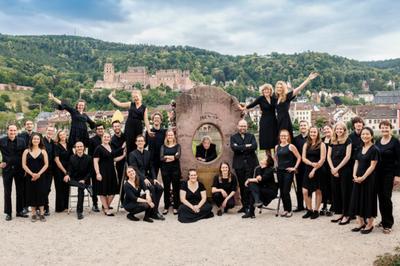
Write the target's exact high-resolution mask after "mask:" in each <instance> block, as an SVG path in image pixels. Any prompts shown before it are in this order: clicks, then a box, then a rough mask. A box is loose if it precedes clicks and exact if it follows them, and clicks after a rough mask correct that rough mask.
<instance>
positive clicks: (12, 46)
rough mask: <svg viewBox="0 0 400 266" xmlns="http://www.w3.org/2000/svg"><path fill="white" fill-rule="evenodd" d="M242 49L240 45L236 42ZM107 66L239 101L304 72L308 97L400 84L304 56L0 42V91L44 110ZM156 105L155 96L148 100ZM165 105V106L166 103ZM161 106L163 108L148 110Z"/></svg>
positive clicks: (391, 71)
mask: <svg viewBox="0 0 400 266" xmlns="http://www.w3.org/2000/svg"><path fill="white" fill-rule="evenodd" d="M243 41H246V40H243ZM109 60H111V61H112V62H113V63H114V65H115V68H116V70H117V71H118V70H122V71H124V70H126V69H127V67H128V66H146V67H147V68H148V70H149V71H150V72H154V71H155V70H157V69H164V68H178V69H182V70H186V69H187V70H190V71H191V79H193V80H195V81H199V82H203V83H205V84H210V83H211V82H212V81H215V82H216V83H217V84H218V85H221V86H224V85H225V84H226V82H227V81H233V80H236V85H230V86H228V87H227V88H226V89H227V90H229V92H231V93H233V94H236V96H237V97H239V98H240V99H243V98H244V97H245V96H247V94H248V93H247V89H246V88H247V87H248V86H258V85H260V84H262V83H265V82H270V83H275V82H276V81H277V80H288V79H289V78H290V79H291V81H292V83H293V84H294V85H298V84H299V83H300V82H301V81H302V80H303V79H304V77H306V76H307V74H308V73H309V72H310V71H314V70H315V71H318V72H320V73H321V77H320V78H318V79H317V80H315V81H313V83H312V85H311V86H310V89H312V90H319V89H328V90H335V91H346V90H352V91H359V90H360V89H361V83H362V81H363V80H368V81H369V83H370V89H371V90H372V91H375V90H384V89H389V88H388V87H387V86H386V83H387V82H388V81H389V80H393V81H395V82H396V83H397V84H399V82H400V69H399V67H398V65H399V64H398V62H399V60H397V61H394V62H393V63H390V62H388V63H387V64H386V63H385V62H380V63H379V64H378V63H376V62H359V61H355V60H350V59H347V58H344V57H340V56H333V55H329V54H327V53H317V52H304V53H299V54H293V55H286V54H278V53H271V54H269V55H257V54H252V55H246V56H230V55H223V54H219V53H216V52H212V51H207V50H204V49H198V48H194V47H187V46H153V45H128V44H122V43H112V42H104V41H101V40H96V39H92V38H85V37H76V36H64V35H60V36H10V35H1V34H0V83H15V84H18V85H26V86H33V87H35V90H34V92H33V98H32V101H34V102H41V103H42V104H43V105H44V107H45V108H46V107H49V106H48V99H47V92H48V91H53V92H54V94H55V95H56V96H60V97H63V98H69V99H71V100H75V99H77V98H78V97H79V89H80V88H87V89H90V88H92V86H93V84H94V82H95V81H96V80H97V79H102V71H103V65H104V63H105V62H107V61H109ZM106 95H107V92H104V93H98V95H92V94H90V93H84V95H83V97H84V98H85V99H86V100H88V102H89V106H90V108H97V107H99V106H98V105H97V106H96V104H99V103H102V102H103V100H105V99H106V98H105V97H106ZM160 98H161V97H157V95H155V96H154V99H160ZM165 99H166V98H165ZM160 103H163V102H162V100H159V101H158V102H157V101H155V102H154V103H152V104H160Z"/></svg>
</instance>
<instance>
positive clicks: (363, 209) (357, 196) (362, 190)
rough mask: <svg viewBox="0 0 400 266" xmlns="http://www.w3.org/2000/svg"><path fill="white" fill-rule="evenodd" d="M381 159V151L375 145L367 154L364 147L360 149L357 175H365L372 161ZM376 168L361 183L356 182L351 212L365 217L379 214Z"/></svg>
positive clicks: (357, 159)
mask: <svg viewBox="0 0 400 266" xmlns="http://www.w3.org/2000/svg"><path fill="white" fill-rule="evenodd" d="M378 160H379V151H378V148H377V147H375V145H372V146H371V147H370V148H369V149H368V150H367V152H366V153H365V154H363V153H362V148H361V149H360V150H359V151H358V155H357V156H356V161H358V168H357V173H356V175H357V176H358V177H360V176H363V175H364V173H365V172H366V171H367V169H368V168H369V167H370V165H371V161H378ZM375 172H376V168H375V170H374V171H373V172H372V173H371V174H370V175H369V176H367V178H366V179H365V180H364V181H363V182H361V183H354V185H353V194H352V198H351V213H352V215H357V216H360V217H363V218H371V217H376V215H377V191H376V183H375V178H376V177H375Z"/></svg>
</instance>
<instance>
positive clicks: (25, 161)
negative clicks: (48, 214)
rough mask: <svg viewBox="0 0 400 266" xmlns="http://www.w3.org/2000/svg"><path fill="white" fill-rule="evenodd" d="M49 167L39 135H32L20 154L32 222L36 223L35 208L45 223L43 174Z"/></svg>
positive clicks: (44, 182)
mask: <svg viewBox="0 0 400 266" xmlns="http://www.w3.org/2000/svg"><path fill="white" fill-rule="evenodd" d="M48 166H49V160H48V157H47V152H46V149H45V148H44V144H43V140H42V137H41V135H40V134H39V133H32V136H31V138H30V141H29V146H28V149H26V150H25V151H24V153H23V154H22V167H23V169H24V170H25V173H26V176H25V177H26V178H27V179H28V180H27V193H26V195H27V197H28V198H27V202H28V204H29V206H30V207H31V211H32V216H31V220H32V222H36V221H37V216H36V208H37V207H39V210H40V215H39V218H40V221H42V222H45V221H46V218H45V217H44V205H45V204H46V199H47V180H46V177H45V172H46V170H47V167H48Z"/></svg>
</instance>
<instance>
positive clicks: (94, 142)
mask: <svg viewBox="0 0 400 266" xmlns="http://www.w3.org/2000/svg"><path fill="white" fill-rule="evenodd" d="M103 135H104V125H102V124H97V125H96V135H95V136H93V137H91V138H90V139H89V147H88V154H89V156H90V157H92V158H93V153H94V151H95V150H96V148H97V147H98V146H99V145H101V139H102V138H103ZM93 171H94V169H93ZM96 182H97V180H96V175H92V185H93V186H95V183H96ZM92 201H93V206H92V211H94V212H100V210H99V206H98V198H97V193H96V189H94V190H93V194H92Z"/></svg>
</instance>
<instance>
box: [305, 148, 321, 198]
mask: <svg viewBox="0 0 400 266" xmlns="http://www.w3.org/2000/svg"><path fill="white" fill-rule="evenodd" d="M320 145H325V144H324V143H322V142H321V144H320ZM320 156H321V146H319V147H318V148H317V149H307V152H306V157H307V159H308V160H309V161H311V162H313V163H317V162H318V161H319V160H320V159H321V157H320ZM312 169H313V167H312V166H310V165H305V172H304V177H303V187H304V188H305V189H307V190H308V193H310V194H311V193H312V192H314V191H316V190H318V189H320V188H321V179H322V178H323V175H324V174H326V172H325V171H324V166H321V167H320V168H319V169H318V170H317V171H315V174H314V177H313V178H310V177H309V175H310V172H311V171H312Z"/></svg>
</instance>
